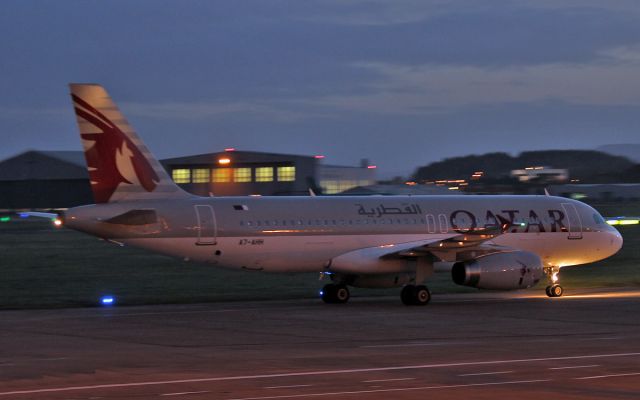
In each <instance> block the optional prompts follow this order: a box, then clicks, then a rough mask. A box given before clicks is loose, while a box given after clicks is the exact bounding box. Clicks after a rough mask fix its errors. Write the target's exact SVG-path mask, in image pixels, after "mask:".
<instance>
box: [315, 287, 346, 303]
mask: <svg viewBox="0 0 640 400" xmlns="http://www.w3.org/2000/svg"><path fill="white" fill-rule="evenodd" d="M350 296H351V295H350V294H349V288H348V287H347V285H344V284H335V283H329V284H328V285H324V287H323V288H322V291H321V292H320V298H321V299H322V301H324V302H325V303H327V304H344V303H346V302H347V301H349V297H350Z"/></svg>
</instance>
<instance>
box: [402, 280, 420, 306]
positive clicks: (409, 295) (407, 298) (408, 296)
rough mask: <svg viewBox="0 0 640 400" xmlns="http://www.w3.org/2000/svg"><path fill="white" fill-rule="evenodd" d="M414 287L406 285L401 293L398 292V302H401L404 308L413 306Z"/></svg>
mask: <svg viewBox="0 0 640 400" xmlns="http://www.w3.org/2000/svg"><path fill="white" fill-rule="evenodd" d="M415 293H416V287H415V286H414V285H406V286H405V287H403V288H402V292H400V300H402V304H404V305H405V306H412V305H414V304H415V303H414V300H415V297H416V296H415Z"/></svg>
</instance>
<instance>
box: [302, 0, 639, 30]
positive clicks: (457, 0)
mask: <svg viewBox="0 0 640 400" xmlns="http://www.w3.org/2000/svg"><path fill="white" fill-rule="evenodd" d="M308 3H311V4H312V8H313V10H314V12H313V13H308V12H306V10H308V8H309V7H305V8H303V9H301V11H300V12H298V13H295V12H294V13H293V15H294V16H293V19H297V20H302V21H307V22H314V23H329V24H336V25H349V26H384V25H397V24H409V23H419V22H424V21H428V20H430V19H433V18H435V17H440V16H443V15H448V14H461V13H495V12H496V10H497V9H501V10H511V11H520V12H524V11H526V10H536V9H539V10H552V11H559V10H565V11H576V10H578V9H596V10H603V11H610V12H614V13H621V14H626V15H628V14H629V13H631V14H639V13H640V8H639V7H638V3H637V0H616V1H611V0H499V1H493V2H481V1H477V0H430V1H424V0H396V1H388V0H330V1H320V2H305V6H308Z"/></svg>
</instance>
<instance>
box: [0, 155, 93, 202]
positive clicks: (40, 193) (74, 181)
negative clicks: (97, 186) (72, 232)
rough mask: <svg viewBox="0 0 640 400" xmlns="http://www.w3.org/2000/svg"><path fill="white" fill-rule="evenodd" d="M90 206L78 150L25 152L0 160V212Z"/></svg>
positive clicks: (91, 198)
mask: <svg viewBox="0 0 640 400" xmlns="http://www.w3.org/2000/svg"><path fill="white" fill-rule="evenodd" d="M90 203H93V194H92V193H91V188H90V186H89V174H88V173H87V167H86V164H85V161H84V154H83V153H82V152H81V151H35V150H31V151H27V152H24V153H22V154H18V155H17V156H14V157H11V158H8V159H6V160H4V161H0V209H4V210H14V209H50V208H66V207H73V206H79V205H82V204H90Z"/></svg>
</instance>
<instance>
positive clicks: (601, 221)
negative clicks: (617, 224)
mask: <svg viewBox="0 0 640 400" xmlns="http://www.w3.org/2000/svg"><path fill="white" fill-rule="evenodd" d="M593 220H594V221H596V224H598V225H602V224H604V223H605V221H604V218H602V216H601V215H600V214H598V213H595V214H593Z"/></svg>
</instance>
